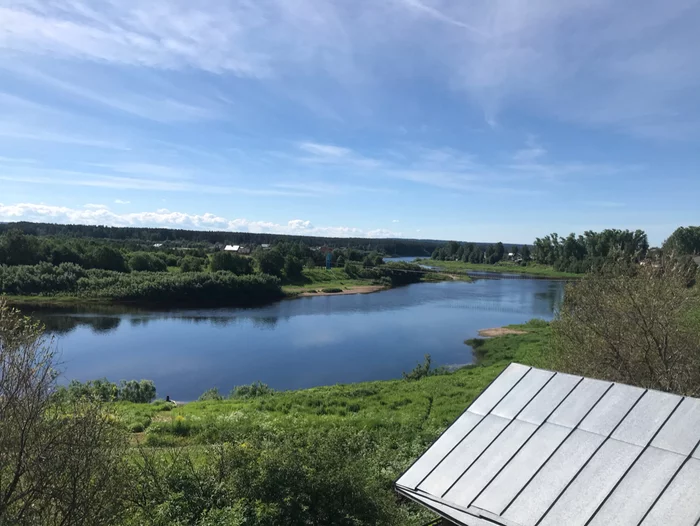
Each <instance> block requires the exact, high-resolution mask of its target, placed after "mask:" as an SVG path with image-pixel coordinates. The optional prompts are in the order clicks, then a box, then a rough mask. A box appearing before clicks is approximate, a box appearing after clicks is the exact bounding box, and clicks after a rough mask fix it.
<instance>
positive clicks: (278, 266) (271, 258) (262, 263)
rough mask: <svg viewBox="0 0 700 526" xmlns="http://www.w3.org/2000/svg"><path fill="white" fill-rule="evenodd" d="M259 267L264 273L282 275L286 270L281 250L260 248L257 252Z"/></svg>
mask: <svg viewBox="0 0 700 526" xmlns="http://www.w3.org/2000/svg"><path fill="white" fill-rule="evenodd" d="M256 258H257V260H258V267H259V268H260V272H262V273H263V274H269V275H270V276H278V277H279V276H281V275H282V271H283V270H284V257H282V254H281V253H280V252H279V250H276V249H272V250H260V251H258V252H256Z"/></svg>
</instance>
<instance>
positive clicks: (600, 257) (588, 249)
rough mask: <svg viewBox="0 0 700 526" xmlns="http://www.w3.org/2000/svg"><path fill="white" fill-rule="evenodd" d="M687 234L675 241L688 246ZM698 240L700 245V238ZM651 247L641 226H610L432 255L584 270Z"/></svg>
mask: <svg viewBox="0 0 700 526" xmlns="http://www.w3.org/2000/svg"><path fill="white" fill-rule="evenodd" d="M679 230H682V229H679ZM699 230H700V229H699ZM675 235H676V234H674V236H675ZM688 237H689V236H687V235H686V236H685V237H683V238H682V239H683V242H681V241H678V242H674V243H675V244H676V245H682V246H684V247H685V246H687V245H689V244H691V242H688V241H687V240H686V239H687V238H688ZM672 238H673V236H672ZM672 238H669V239H670V240H671V239H672ZM698 244H699V245H700V239H699V240H698ZM648 250H649V242H648V240H647V235H646V234H645V233H644V232H643V231H642V230H636V231H634V232H632V231H629V230H613V229H608V230H603V231H602V232H592V231H588V232H584V234H583V235H579V236H577V235H576V234H569V235H568V236H567V237H565V238H564V237H561V236H559V235H558V234H556V233H555V234H549V235H546V236H544V237H542V238H539V237H538V238H537V239H535V242H534V243H533V244H532V247H530V246H529V245H522V246H520V247H519V246H517V245H504V244H503V243H495V244H493V245H483V244H481V245H480V244H476V243H457V242H455V241H450V242H449V243H446V244H445V245H443V246H441V247H439V248H437V249H436V250H435V251H434V252H433V255H432V258H433V259H436V260H452V261H463V262H465V263H480V264H496V263H498V262H500V261H503V260H505V259H508V260H510V261H514V262H518V263H520V264H521V265H527V264H528V263H529V262H530V261H534V262H535V263H539V264H542V265H550V266H552V267H554V269H555V270H557V271H561V272H573V273H584V272H587V271H589V270H590V269H591V268H593V267H596V266H599V265H602V264H603V263H605V262H606V261H609V260H611V259H627V260H634V261H641V260H642V259H644V258H645V257H646V255H647V252H648Z"/></svg>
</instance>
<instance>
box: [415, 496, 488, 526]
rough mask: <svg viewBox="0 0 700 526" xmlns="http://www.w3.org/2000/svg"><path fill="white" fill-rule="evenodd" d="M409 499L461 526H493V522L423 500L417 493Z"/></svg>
mask: <svg viewBox="0 0 700 526" xmlns="http://www.w3.org/2000/svg"><path fill="white" fill-rule="evenodd" d="M409 494H410V496H411V498H412V499H414V500H416V501H417V502H420V503H421V504H423V505H424V506H426V507H427V508H432V509H433V510H435V511H436V512H437V513H439V514H441V515H442V516H443V517H449V518H450V519H452V520H453V521H457V522H459V523H461V524H467V525H468V526H494V524H493V522H489V521H485V520H484V519H480V518H479V517H475V516H474V515H471V514H469V513H466V512H464V511H461V510H456V509H454V508H451V507H449V506H446V505H445V504H442V503H440V502H435V501H434V500H431V499H428V498H425V497H424V496H422V495H420V494H419V493H413V492H410V493H409Z"/></svg>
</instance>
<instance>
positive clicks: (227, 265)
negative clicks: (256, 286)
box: [209, 252, 253, 276]
mask: <svg viewBox="0 0 700 526" xmlns="http://www.w3.org/2000/svg"><path fill="white" fill-rule="evenodd" d="M209 268H210V269H211V271H212V272H220V271H226V272H233V273H234V274H236V275H238V276H242V275H245V274H252V273H253V263H252V261H251V259H250V258H247V257H244V256H239V255H238V254H231V253H230V252H216V253H214V254H213V255H212V256H211V262H210V263H209Z"/></svg>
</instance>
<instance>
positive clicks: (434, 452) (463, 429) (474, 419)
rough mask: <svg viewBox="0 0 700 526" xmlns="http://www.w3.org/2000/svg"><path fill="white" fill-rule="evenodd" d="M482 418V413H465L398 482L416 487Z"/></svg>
mask: <svg viewBox="0 0 700 526" xmlns="http://www.w3.org/2000/svg"><path fill="white" fill-rule="evenodd" d="M482 418H483V417H482V416H481V415H476V414H474V413H472V412H471V411H466V412H465V413H463V414H462V416H460V417H459V418H458V419H457V421H456V422H455V423H454V424H452V425H451V426H450V427H449V428H448V429H447V430H446V431H445V432H444V433H443V434H442V436H441V437H440V438H438V439H437V440H436V441H435V443H434V444H433V445H432V446H430V449H428V450H427V451H426V452H425V453H424V454H423V456H421V457H420V458H419V459H418V460H417V461H416V462H415V463H414V464H413V466H411V468H410V469H409V470H408V471H407V472H406V473H404V475H403V476H402V477H401V478H400V479H399V480H398V481H397V482H396V483H397V484H398V485H400V486H405V487H407V488H411V489H415V488H416V486H418V484H420V482H421V481H422V480H423V479H424V478H425V477H426V476H427V475H428V473H430V471H431V470H432V469H433V468H434V467H435V466H436V465H437V464H438V463H439V462H440V461H441V460H442V459H443V458H444V457H445V456H447V454H448V453H449V452H450V451H451V450H452V448H453V447H454V446H455V445H457V443H458V442H459V441H460V440H462V439H463V438H464V437H465V436H466V435H468V434H469V432H470V431H471V430H472V429H473V428H474V427H476V425H477V424H478V423H479V422H481V419H482Z"/></svg>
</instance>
